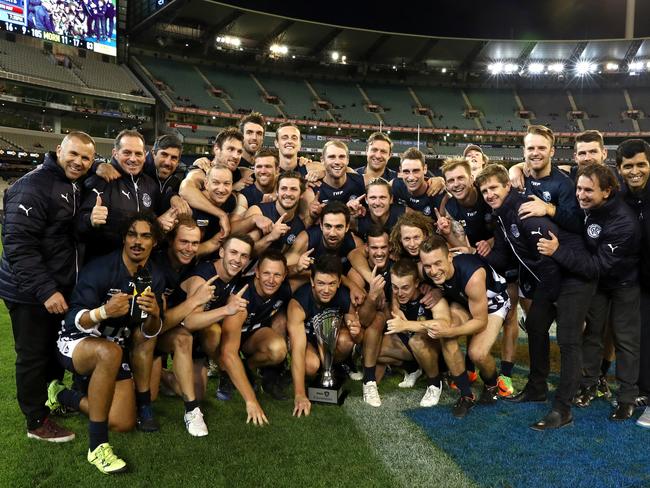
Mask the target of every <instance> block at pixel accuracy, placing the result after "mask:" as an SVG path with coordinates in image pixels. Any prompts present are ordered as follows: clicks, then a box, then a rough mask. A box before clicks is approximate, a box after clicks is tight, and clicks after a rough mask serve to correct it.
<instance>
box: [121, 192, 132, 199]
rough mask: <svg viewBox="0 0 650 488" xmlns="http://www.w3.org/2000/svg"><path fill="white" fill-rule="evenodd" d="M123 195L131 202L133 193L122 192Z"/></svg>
mask: <svg viewBox="0 0 650 488" xmlns="http://www.w3.org/2000/svg"><path fill="white" fill-rule="evenodd" d="M122 195H124V196H125V197H126V198H128V199H129V200H131V192H130V191H124V190H122Z"/></svg>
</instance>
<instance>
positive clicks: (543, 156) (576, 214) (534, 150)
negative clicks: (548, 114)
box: [511, 125, 582, 233]
mask: <svg viewBox="0 0 650 488" xmlns="http://www.w3.org/2000/svg"><path fill="white" fill-rule="evenodd" d="M554 144H555V135H554V134H553V131H551V129H549V128H548V127H544V126H543V125H531V126H529V127H528V131H527V133H526V136H525V137H524V159H525V164H526V167H527V168H528V170H529V171H530V176H528V177H526V178H525V182H524V184H525V191H526V195H528V199H529V201H528V202H525V203H524V204H523V205H522V206H521V208H520V210H519V212H520V213H521V217H522V219H527V218H530V217H544V216H548V217H549V218H551V219H552V220H553V222H555V223H556V224H557V225H559V226H560V227H562V228H563V229H565V230H568V231H570V232H576V233H580V232H582V215H581V213H580V211H579V209H578V205H577V202H576V199H575V195H574V193H575V186H574V184H573V183H572V181H571V179H570V178H569V177H568V176H567V175H566V174H565V173H563V172H562V171H560V170H559V169H558V168H556V167H554V166H553V165H552V163H551V158H552V157H553V155H554V154H555V147H554ZM516 171H517V170H513V175H512V176H511V179H513V178H514V177H515V175H514V172H516Z"/></svg>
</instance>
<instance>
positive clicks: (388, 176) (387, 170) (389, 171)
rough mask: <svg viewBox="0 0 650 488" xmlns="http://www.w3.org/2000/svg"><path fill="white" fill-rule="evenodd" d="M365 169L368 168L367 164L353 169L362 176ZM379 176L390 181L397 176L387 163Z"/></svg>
mask: <svg viewBox="0 0 650 488" xmlns="http://www.w3.org/2000/svg"><path fill="white" fill-rule="evenodd" d="M367 169H368V168H367V166H361V167H360V168H357V169H356V170H355V171H356V172H357V174H360V175H361V176H363V175H365V174H366V170H367ZM379 177H380V178H383V179H385V180H386V181H391V180H393V179H395V178H397V171H395V170H392V169H390V168H389V167H388V165H386V167H385V168H384V172H383V173H382V174H381V175H379Z"/></svg>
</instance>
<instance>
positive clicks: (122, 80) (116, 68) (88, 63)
mask: <svg viewBox="0 0 650 488" xmlns="http://www.w3.org/2000/svg"><path fill="white" fill-rule="evenodd" d="M73 65H74V67H73V71H74V73H75V74H76V75H77V76H78V77H79V78H81V79H82V80H83V82H84V83H85V84H86V85H88V86H89V87H90V88H97V89H100V90H107V91H116V90H119V91H120V92H122V93H131V92H135V91H137V90H141V89H142V87H141V86H140V85H138V84H137V83H136V81H135V80H134V78H133V77H132V76H130V75H129V73H127V71H126V69H125V67H124V66H122V65H117V64H113V63H104V62H101V61H95V60H93V59H88V58H74V60H73Z"/></svg>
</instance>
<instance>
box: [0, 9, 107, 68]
mask: <svg viewBox="0 0 650 488" xmlns="http://www.w3.org/2000/svg"><path fill="white" fill-rule="evenodd" d="M116 2H117V0H0V30H5V31H8V32H15V33H16V34H23V35H26V36H32V37H36V38H38V39H43V40H46V41H52V42H60V43H62V44H67V45H69V46H75V47H79V48H82V49H88V50H89V51H95V52H98V53H102V54H108V55H110V56H115V55H116V54H117V47H116V42H117V5H116Z"/></svg>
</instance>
